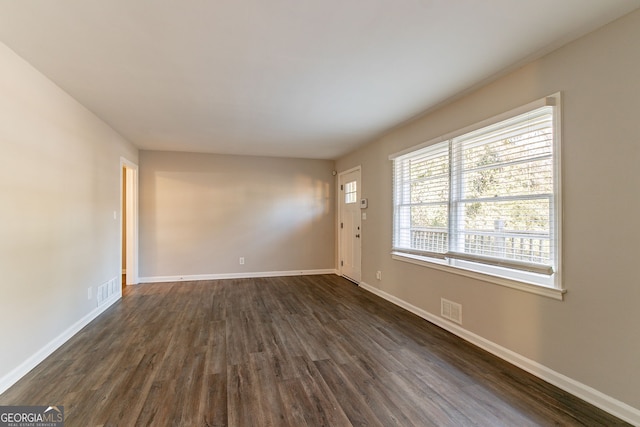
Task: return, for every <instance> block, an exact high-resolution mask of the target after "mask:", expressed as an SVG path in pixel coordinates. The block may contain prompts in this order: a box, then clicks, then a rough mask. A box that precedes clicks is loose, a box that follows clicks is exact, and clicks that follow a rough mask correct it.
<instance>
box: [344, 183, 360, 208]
mask: <svg viewBox="0 0 640 427" xmlns="http://www.w3.org/2000/svg"><path fill="white" fill-rule="evenodd" d="M357 196H358V189H357V187H356V181H351V182H347V183H346V184H345V185H344V202H345V203H346V204H349V203H356V202H357V201H358V200H357Z"/></svg>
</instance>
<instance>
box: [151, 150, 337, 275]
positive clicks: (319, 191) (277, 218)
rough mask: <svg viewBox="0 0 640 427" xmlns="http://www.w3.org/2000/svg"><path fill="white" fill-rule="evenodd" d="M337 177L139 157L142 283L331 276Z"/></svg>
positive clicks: (194, 157) (316, 163)
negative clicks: (311, 273)
mask: <svg viewBox="0 0 640 427" xmlns="http://www.w3.org/2000/svg"><path fill="white" fill-rule="evenodd" d="M333 167H334V163H333V162H332V161H327V160H298V159H282V158H268V157H246V156H227V155H213V154H193V153H173V152H155V151H141V152H140V276H141V277H143V278H144V277H147V278H148V277H156V278H157V277H166V276H191V275H217V274H243V273H254V272H275V271H294V270H295V271H302V270H318V269H320V270H321V269H334V268H335V262H334V251H335V248H334V239H333V233H334V220H335V218H334V216H335V214H334V204H335V201H334V198H335V196H334V191H335V188H334V187H335V184H334V180H335V178H334V177H333V176H332V174H331V172H332V171H333ZM240 257H244V258H245V264H244V265H240V264H239V258H240Z"/></svg>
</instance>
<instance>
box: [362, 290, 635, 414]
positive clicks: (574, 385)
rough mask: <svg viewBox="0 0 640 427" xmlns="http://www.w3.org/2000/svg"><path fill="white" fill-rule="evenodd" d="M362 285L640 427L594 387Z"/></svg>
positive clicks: (625, 409)
mask: <svg viewBox="0 0 640 427" xmlns="http://www.w3.org/2000/svg"><path fill="white" fill-rule="evenodd" d="M359 285H360V287H361V288H363V289H365V290H367V291H369V292H371V293H372V294H375V295H377V296H379V297H381V298H383V299H385V300H387V301H389V302H391V303H393V304H395V305H397V306H399V307H402V308H404V309H405V310H407V311H410V312H411V313H413V314H415V315H417V316H420V317H422V318H423V319H425V320H427V321H429V322H431V323H433V324H435V325H437V326H439V327H441V328H442V329H445V330H447V331H449V332H451V333H452V334H454V335H457V336H458V337H460V338H462V339H463V340H465V341H468V342H470V343H471V344H474V345H476V346H478V347H480V348H482V349H483V350H486V351H488V352H489V353H491V354H493V355H495V356H497V357H499V358H501V359H503V360H505V361H507V362H509V363H511V364H512V365H515V366H517V367H519V368H520V369H523V370H525V371H527V372H529V373H530V374H532V375H535V376H536V377H538V378H541V379H543V380H545V381H547V382H548V383H550V384H553V385H554V386H556V387H558V388H560V389H562V390H564V391H566V392H568V393H571V394H573V395H574V396H576V397H579V398H580V399H582V400H584V401H586V402H589V403H591V404H592V405H594V406H596V407H598V408H600V409H602V410H603V411H607V412H608V413H610V414H612V415H615V416H616V417H618V418H620V419H622V420H624V421H626V422H628V423H631V424H633V425H635V426H640V409H638V408H634V407H632V406H630V405H627V404H626V403H624V402H621V401H619V400H617V399H615V398H613V397H611V396H608V395H606V394H604V393H602V392H600V391H598V390H596V389H594V388H592V387H589V386H588V385H586V384H583V383H581V382H579V381H576V380H574V379H572V378H569V377H567V376H566V375H563V374H561V373H559V372H556V371H554V370H553V369H550V368H548V367H546V366H544V365H542V364H540V363H538V362H536V361H534V360H531V359H529V358H526V357H524V356H522V355H520V354H518V353H516V352H514V351H511V350H509V349H508V348H505V347H502V346H501V345H498V344H496V343H494V342H491V341H489V340H487V339H486V338H483V337H481V336H480V335H476V334H474V333H473V332H470V331H468V330H466V329H464V328H463V327H461V326H459V325H458V324H455V323H451V322H448V321H446V320H444V319H443V318H441V317H439V316H436V315H434V314H431V313H429V312H428V311H425V310H423V309H421V308H419V307H416V306H414V305H412V304H410V303H408V302H406V301H404V300H402V299H400V298H398V297H396V296H394V295H391V294H389V293H387V292H385V291H383V290H380V289H378V288H376V287H374V286H371V285H369V284H367V283H365V282H360V284H359Z"/></svg>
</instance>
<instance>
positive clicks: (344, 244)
mask: <svg viewBox="0 0 640 427" xmlns="http://www.w3.org/2000/svg"><path fill="white" fill-rule="evenodd" d="M339 181H340V207H339V209H340V223H339V224H338V227H339V230H338V231H339V236H340V274H341V275H343V276H344V277H346V278H348V279H350V280H352V281H354V282H356V283H360V276H361V271H360V260H361V252H360V251H361V248H360V241H361V240H360V239H361V235H362V230H361V227H362V224H361V219H360V195H361V194H362V193H361V188H360V169H356V170H352V171H349V172H345V173H342V174H340V180H339Z"/></svg>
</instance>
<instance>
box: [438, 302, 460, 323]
mask: <svg viewBox="0 0 640 427" xmlns="http://www.w3.org/2000/svg"><path fill="white" fill-rule="evenodd" d="M440 316H442V317H444V318H445V319H447V320H451V321H452V322H456V323H457V324H459V325H462V305H461V304H458V303H457V302H453V301H449V300H446V299H444V298H440Z"/></svg>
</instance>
